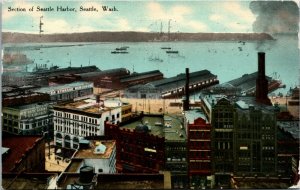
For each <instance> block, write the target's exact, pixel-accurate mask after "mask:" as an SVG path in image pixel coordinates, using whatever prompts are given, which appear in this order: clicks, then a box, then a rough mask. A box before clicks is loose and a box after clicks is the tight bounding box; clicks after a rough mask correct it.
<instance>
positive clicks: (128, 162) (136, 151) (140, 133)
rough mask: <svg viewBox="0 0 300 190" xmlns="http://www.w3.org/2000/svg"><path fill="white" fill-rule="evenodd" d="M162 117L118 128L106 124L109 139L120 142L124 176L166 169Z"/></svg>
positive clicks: (119, 158)
mask: <svg viewBox="0 0 300 190" xmlns="http://www.w3.org/2000/svg"><path fill="white" fill-rule="evenodd" d="M155 123H156V124H158V123H160V125H162V123H163V118H162V116H160V117H158V116H152V117H151V116H150V117H148V116H145V117H142V118H141V120H140V119H138V120H136V121H134V122H131V123H127V124H125V125H123V126H117V125H113V124H110V123H106V126H105V137H106V138H108V139H113V140H116V141H117V171H118V172H121V173H158V172H159V171H160V170H162V169H163V168H164V156H165V155H164V154H165V153H164V150H165V149H164V148H165V147H164V144H165V143H164V140H165V139H164V137H163V136H162V135H161V134H162V133H161V132H162V126H155Z"/></svg>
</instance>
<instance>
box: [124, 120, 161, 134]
mask: <svg viewBox="0 0 300 190" xmlns="http://www.w3.org/2000/svg"><path fill="white" fill-rule="evenodd" d="M140 124H144V125H147V126H148V128H149V127H150V128H151V130H150V132H149V133H150V134H153V135H155V136H159V137H163V136H164V134H163V128H164V127H163V124H164V120H163V117H162V116H144V117H142V119H140V120H137V121H134V122H131V123H129V124H126V125H123V126H121V128H126V129H130V130H132V131H133V130H134V129H135V128H136V126H138V125H140ZM158 124H160V125H158Z"/></svg>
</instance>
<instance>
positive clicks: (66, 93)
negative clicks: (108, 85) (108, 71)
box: [34, 82, 93, 102]
mask: <svg viewBox="0 0 300 190" xmlns="http://www.w3.org/2000/svg"><path fill="white" fill-rule="evenodd" d="M34 92H39V93H45V94H49V95H50V99H51V101H54V102H60V101H68V100H78V99H84V98H90V97H92V96H93V83H92V82H73V83H70V84H63V85H56V86H47V87H43V88H39V89H36V90H34Z"/></svg>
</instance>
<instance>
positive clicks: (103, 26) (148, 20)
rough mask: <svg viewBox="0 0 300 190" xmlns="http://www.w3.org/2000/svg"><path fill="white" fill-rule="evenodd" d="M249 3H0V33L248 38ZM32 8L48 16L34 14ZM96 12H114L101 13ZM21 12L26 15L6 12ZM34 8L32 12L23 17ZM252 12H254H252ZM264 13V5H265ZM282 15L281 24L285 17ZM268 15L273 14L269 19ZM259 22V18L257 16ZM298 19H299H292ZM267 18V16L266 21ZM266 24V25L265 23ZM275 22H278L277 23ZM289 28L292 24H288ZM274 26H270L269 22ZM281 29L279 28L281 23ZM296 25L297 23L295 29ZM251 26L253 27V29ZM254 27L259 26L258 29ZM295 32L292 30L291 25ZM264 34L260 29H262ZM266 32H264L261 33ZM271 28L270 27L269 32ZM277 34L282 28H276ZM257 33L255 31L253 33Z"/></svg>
mask: <svg viewBox="0 0 300 190" xmlns="http://www.w3.org/2000/svg"><path fill="white" fill-rule="evenodd" d="M250 3H251V2H250V1H238V0H236V1H179V0H177V1H170V0H169V1H116V0H111V1H46V0H40V1H20V0H18V1H8V0H7V1H5V0H4V1H3V5H2V31H11V32H25V33H39V21H40V17H41V16H43V18H42V22H43V23H44V25H43V30H44V33H46V34H47V33H74V32H91V31H141V32H160V29H161V25H162V31H163V32H167V31H168V23H169V22H170V31H171V32H242V33H251V32H253V31H256V30H254V29H253V24H254V23H259V22H257V20H256V19H257V18H261V17H258V16H261V15H262V13H261V12H259V11H260V9H258V8H257V7H258V6H260V5H257V6H252V8H250ZM37 6H40V7H43V8H48V7H50V6H51V7H52V8H54V11H43V12H41V11H37V9H36V8H37ZM57 6H58V7H60V6H62V7H67V6H68V7H69V8H70V7H72V8H75V9H76V12H74V11H72V12H61V11H57V10H56V8H57ZM80 6H82V7H85V8H89V7H94V8H96V9H97V10H98V12H91V11H79V9H80ZM102 6H108V7H116V9H117V10H118V11H103V9H102ZM9 7H11V8H25V9H26V12H21V11H8V8H9ZM32 7H34V11H29V9H30V8H32ZM253 7H254V8H255V9H254V8H253ZM266 7H268V5H266ZM289 9H290V8H289V7H288V8H287V10H284V11H286V12H287V14H283V16H285V18H286V17H287V16H289V15H288V13H289V12H290V11H289ZM272 14H273V13H272ZM262 16H263V17H264V18H265V16H264V15H262ZM298 16H299V15H298ZM271 17H273V16H271ZM268 20H270V19H268ZM276 20H278V19H276ZM279 20H280V19H279ZM293 22H294V20H293ZM273 23H274V22H273ZM282 23H284V22H282ZM282 23H279V24H281V25H282ZM297 24H298V23H297ZM256 25H257V24H256ZM258 26H260V25H258ZM297 26H298V25H297ZM264 28H266V27H264ZM267 28H268V27H267ZM269 28H272V27H269ZM273 28H280V27H273ZM281 28H283V27H281ZM258 31H259V30H258Z"/></svg>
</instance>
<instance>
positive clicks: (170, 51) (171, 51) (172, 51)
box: [166, 50, 178, 53]
mask: <svg viewBox="0 0 300 190" xmlns="http://www.w3.org/2000/svg"><path fill="white" fill-rule="evenodd" d="M166 53H178V51H174V50H169V51H166Z"/></svg>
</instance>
